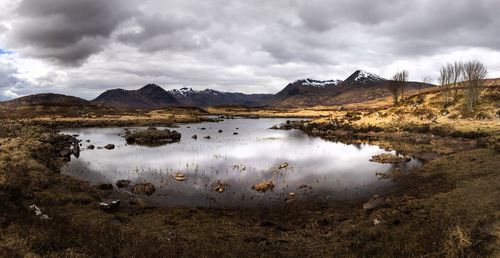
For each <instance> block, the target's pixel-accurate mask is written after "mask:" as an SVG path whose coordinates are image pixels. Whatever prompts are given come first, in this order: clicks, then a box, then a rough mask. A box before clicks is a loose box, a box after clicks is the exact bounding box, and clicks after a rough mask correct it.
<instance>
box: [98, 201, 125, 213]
mask: <svg viewBox="0 0 500 258" xmlns="http://www.w3.org/2000/svg"><path fill="white" fill-rule="evenodd" d="M119 208H120V200H116V201H112V202H110V203H106V202H101V203H99V209H101V210H103V211H107V212H115V211H118V209H119Z"/></svg>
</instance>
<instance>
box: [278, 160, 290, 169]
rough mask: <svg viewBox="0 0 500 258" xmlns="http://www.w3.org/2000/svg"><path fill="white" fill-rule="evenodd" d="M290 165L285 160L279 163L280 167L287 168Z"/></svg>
mask: <svg viewBox="0 0 500 258" xmlns="http://www.w3.org/2000/svg"><path fill="white" fill-rule="evenodd" d="M286 167H288V163H286V162H283V163H282V164H281V165H279V167H278V169H282V168H286Z"/></svg>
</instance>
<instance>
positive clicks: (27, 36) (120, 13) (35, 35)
mask: <svg viewBox="0 0 500 258" xmlns="http://www.w3.org/2000/svg"><path fill="white" fill-rule="evenodd" d="M132 3H133V2H132V1H128V0H126V1H122V0H106V1H102V0H71V1H67V0H44V1H39V0H23V1H22V2H21V3H20V5H19V7H18V8H17V10H16V11H17V14H18V16H19V17H20V19H19V20H17V21H15V22H14V23H13V30H12V31H11V33H10V34H9V35H10V36H11V37H9V39H8V41H7V42H8V44H9V45H10V46H13V47H15V48H20V47H24V48H26V49H27V50H26V53H27V54H28V55H30V56H34V57H40V58H47V59H52V60H55V61H58V62H61V63H65V64H78V63H80V62H81V61H83V60H85V59H86V58H87V57H89V56H90V55H92V54H94V53H97V52H99V51H100V50H101V49H102V48H103V47H104V44H105V43H106V39H107V38H108V37H109V36H110V34H111V33H112V32H113V31H114V30H115V28H116V27H117V26H118V25H119V24H120V23H121V22H123V21H124V20H126V19H129V18H130V16H131V15H132V14H133V12H134V9H135V8H134V6H133V5H132Z"/></svg>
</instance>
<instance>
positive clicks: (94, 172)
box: [61, 118, 420, 206]
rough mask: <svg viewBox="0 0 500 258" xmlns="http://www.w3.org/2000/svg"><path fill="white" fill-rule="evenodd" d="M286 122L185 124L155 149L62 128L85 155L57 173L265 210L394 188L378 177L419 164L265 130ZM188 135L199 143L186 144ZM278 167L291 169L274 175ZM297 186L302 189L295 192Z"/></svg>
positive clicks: (159, 195) (116, 134)
mask: <svg viewBox="0 0 500 258" xmlns="http://www.w3.org/2000/svg"><path fill="white" fill-rule="evenodd" d="M285 121H286V119H275V118H269V119H268V118H264V119H245V118H239V119H228V120H224V121H221V122H216V123H213V122H210V123H209V122H207V123H199V124H185V125H181V126H179V127H178V128H169V129H170V130H176V131H178V132H180V133H181V134H182V138H181V141H180V142H176V143H170V144H167V145H162V146H157V147H147V146H139V145H133V144H127V143H126V141H125V139H124V138H123V136H124V135H125V128H76V129H67V130H63V131H62V132H61V133H65V134H77V135H79V136H78V137H77V138H78V139H80V140H81V141H82V142H81V143H82V151H81V153H80V157H79V158H78V159H77V158H74V157H72V160H71V161H70V162H69V163H67V164H66V165H65V166H64V167H63V168H61V172H62V173H64V174H68V175H71V176H74V177H77V178H80V179H83V180H87V181H89V182H90V183H91V184H96V183H98V182H103V181H107V182H112V183H114V182H116V181H117V180H120V179H128V180H131V181H132V185H133V184H135V183H142V182H150V183H152V184H153V185H155V187H156V192H154V194H153V195H152V196H149V197H148V196H141V198H143V199H147V200H148V201H149V202H151V203H154V204H156V205H161V206H259V205H264V206H266V205H276V204H280V203H284V202H285V200H286V199H287V198H289V193H290V192H293V193H295V199H312V200H325V199H334V200H346V199H352V198H358V197H366V196H370V195H373V194H377V193H379V192H381V191H387V190H390V189H394V188H395V187H397V186H396V185H395V183H394V182H392V181H391V180H381V179H379V178H378V177H377V176H376V175H375V173H376V172H387V171H388V170H390V169H391V168H393V167H394V166H401V167H402V168H403V169H405V168H409V167H411V166H413V165H420V163H419V162H418V161H416V160H413V159H412V160H411V161H410V162H407V163H405V164H400V165H391V164H380V163H375V162H370V161H369V159H370V158H371V157H372V156H373V155H377V154H381V153H388V152H387V151H385V150H384V149H381V148H379V147H378V146H375V145H369V144H355V145H353V144H351V145H348V144H343V143H336V142H330V141H325V140H322V139H320V138H319V137H311V136H308V135H306V134H304V133H302V132H301V131H299V130H288V131H284V130H271V129H268V128H270V127H271V126H273V125H275V124H280V123H283V122H285ZM127 128H128V129H129V130H132V131H133V130H141V129H146V128H140V127H127ZM201 128H205V130H202V129H201ZM158 129H159V130H162V129H164V127H158ZM219 130H222V132H221V133H219ZM234 132H238V134H233V133H234ZM193 135H197V136H198V138H197V139H193V138H191V136H193ZM204 136H210V139H205V138H204ZM87 140H88V141H89V142H87ZM109 143H112V144H114V145H115V146H116V147H115V149H113V150H107V149H94V150H88V149H86V147H87V146H88V145H90V144H93V145H95V146H96V147H98V146H104V145H106V144H109ZM389 153H393V154H395V152H389ZM283 162H286V163H288V164H289V165H288V167H286V168H283V169H278V166H279V165H280V164H282V163H283ZM175 173H183V174H185V178H186V180H185V181H177V180H175V179H173V178H172V177H171V175H172V174H175ZM269 179H273V180H274V182H275V187H274V189H272V190H269V191H267V192H264V193H262V192H257V191H255V190H252V189H251V187H252V185H254V184H257V183H260V182H262V180H266V181H267V180H269ZM217 181H220V182H222V183H224V184H227V187H225V190H224V192H222V193H219V192H217V191H215V190H214V185H215V183H216V182H217ZM301 185H307V187H305V188H301V189H298V187H299V186H301ZM121 190H122V191H127V190H125V189H121Z"/></svg>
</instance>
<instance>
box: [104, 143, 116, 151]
mask: <svg viewBox="0 0 500 258" xmlns="http://www.w3.org/2000/svg"><path fill="white" fill-rule="evenodd" d="M114 148H115V145H114V144H111V143H110V144H107V145H106V146H104V149H107V150H112V149H114Z"/></svg>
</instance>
